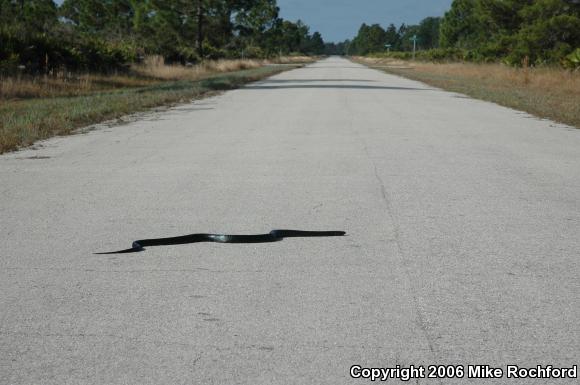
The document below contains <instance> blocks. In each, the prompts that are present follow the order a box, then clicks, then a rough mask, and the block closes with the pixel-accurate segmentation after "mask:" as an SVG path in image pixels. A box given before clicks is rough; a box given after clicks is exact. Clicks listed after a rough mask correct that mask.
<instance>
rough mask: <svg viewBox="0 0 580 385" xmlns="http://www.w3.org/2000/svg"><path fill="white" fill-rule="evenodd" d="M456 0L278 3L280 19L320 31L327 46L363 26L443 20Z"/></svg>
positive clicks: (296, 0) (294, 0) (297, 0)
mask: <svg viewBox="0 0 580 385" xmlns="http://www.w3.org/2000/svg"><path fill="white" fill-rule="evenodd" d="M451 2H452V0H278V6H279V7H280V16H282V17H283V18H284V19H287V20H290V21H296V20H298V19H300V20H302V21H303V22H304V23H306V24H307V25H308V26H310V32H315V31H318V32H320V33H321V34H322V38H323V39H324V41H326V42H332V41H334V42H339V41H343V40H346V39H352V38H353V37H354V36H356V34H357V32H358V29H359V28H360V26H361V24H362V23H367V24H375V23H378V24H381V25H382V26H383V27H386V26H388V25H389V24H390V23H393V24H395V25H396V26H397V27H398V26H399V25H401V23H405V24H417V23H418V22H419V21H421V20H422V19H424V18H425V17H427V16H443V14H444V13H445V11H447V10H448V9H449V7H450V6H451Z"/></svg>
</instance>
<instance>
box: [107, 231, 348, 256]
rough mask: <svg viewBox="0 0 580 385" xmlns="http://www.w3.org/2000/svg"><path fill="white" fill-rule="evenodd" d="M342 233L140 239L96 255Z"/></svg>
mask: <svg viewBox="0 0 580 385" xmlns="http://www.w3.org/2000/svg"><path fill="white" fill-rule="evenodd" d="M344 235H346V233H345V232H344V231H300V230H272V231H270V232H269V233H268V234H254V235H225V234H191V235H184V236H181V237H172V238H157V239H141V240H138V241H135V242H133V245H132V247H131V248H130V249H126V250H119V251H112V252H108V253H96V254H127V253H138V252H140V251H144V250H145V247H146V246H169V245H185V244H189V243H198V242H216V243H270V242H278V241H281V240H283V239H284V238H302V237H342V236H344Z"/></svg>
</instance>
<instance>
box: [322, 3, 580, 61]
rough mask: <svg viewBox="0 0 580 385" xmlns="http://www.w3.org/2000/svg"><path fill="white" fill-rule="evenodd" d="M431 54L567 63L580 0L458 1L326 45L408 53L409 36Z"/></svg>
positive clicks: (577, 39)
mask: <svg viewBox="0 0 580 385" xmlns="http://www.w3.org/2000/svg"><path fill="white" fill-rule="evenodd" d="M413 36H416V37H417V47H418V49H420V50H427V52H424V53H423V56H426V57H427V58H455V59H457V58H459V59H463V60H473V61H497V60H503V61H504V62H506V63H508V64H512V65H522V64H524V63H525V64H526V65H527V64H556V63H565V62H566V60H569V59H567V58H570V57H571V55H578V52H580V51H579V50H580V0H454V1H453V2H452V4H451V8H450V9H449V11H448V12H447V13H445V15H444V16H443V17H442V18H439V17H428V18H426V19H424V20H422V21H421V22H420V23H419V24H418V25H405V24H403V25H402V26H400V27H399V28H396V27H395V26H394V25H393V24H391V25H389V26H388V27H387V28H386V29H383V28H382V27H381V26H380V25H378V24H373V25H370V26H369V25H366V24H363V25H362V26H361V28H360V29H359V31H358V34H357V36H356V37H355V38H354V39H352V41H346V42H343V43H341V44H340V45H327V46H326V47H327V50H333V49H334V50H340V49H342V50H343V53H345V54H350V55H367V54H370V53H380V52H385V51H387V50H388V49H387V47H386V45H390V50H392V51H402V52H409V51H410V50H412V47H413V42H412V41H411V38H412V37H413Z"/></svg>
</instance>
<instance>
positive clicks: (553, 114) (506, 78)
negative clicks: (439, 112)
mask: <svg viewBox="0 0 580 385" xmlns="http://www.w3.org/2000/svg"><path fill="white" fill-rule="evenodd" d="M355 60H356V61H358V62H361V63H363V64H367V65H369V66H371V67H375V68H378V69H381V70H384V71H386V72H389V73H393V74H396V75H402V76H405V77H408V78H411V79H415V80H420V81H422V82H425V83H427V84H431V85H434V86H436V87H440V88H443V89H448V90H451V91H455V92H461V93H464V94H466V95H470V96H473V97H475V98H479V99H484V100H489V101H492V102H495V103H498V104H501V105H504V106H508V107H512V108H515V109H519V110H523V111H526V112H529V113H531V114H534V115H536V116H539V117H542V118H549V119H552V120H556V121H559V122H563V123H566V124H570V125H573V126H576V127H580V72H578V71H576V72H573V71H568V70H564V69H561V68H549V67H540V68H530V67H525V68H513V67H508V66H505V65H501V64H473V63H441V64H439V63H425V62H406V61H400V60H399V61H397V60H393V59H376V58H360V57H359V58H355Z"/></svg>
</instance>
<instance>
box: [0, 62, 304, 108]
mask: <svg viewBox="0 0 580 385" xmlns="http://www.w3.org/2000/svg"><path fill="white" fill-rule="evenodd" d="M314 60H315V58H310V57H306V56H304V57H302V56H298V57H282V58H280V59H276V60H274V61H271V60H251V59H247V60H217V61H208V62H204V63H201V64H197V65H192V66H182V65H167V64H164V62H163V58H161V57H159V56H151V57H148V58H146V59H145V61H144V62H143V63H142V64H139V65H134V66H132V67H131V70H130V71H129V72H128V73H116V74H110V75H96V74H71V73H64V72H63V73H58V74H55V75H52V76H37V77H31V76H19V77H4V78H2V77H0V100H13V99H26V98H47V97H60V96H82V95H89V94H91V93H94V92H102V91H109V90H115V89H122V88H132V87H145V86H150V85H154V84H158V83H161V82H166V81H179V80H189V81H196V80H201V79H206V78H208V77H210V76H213V75H215V74H220V73H226V72H234V71H241V70H248V69H255V68H259V67H263V66H265V65H268V64H272V63H278V64H295V63H305V62H312V61H314Z"/></svg>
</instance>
